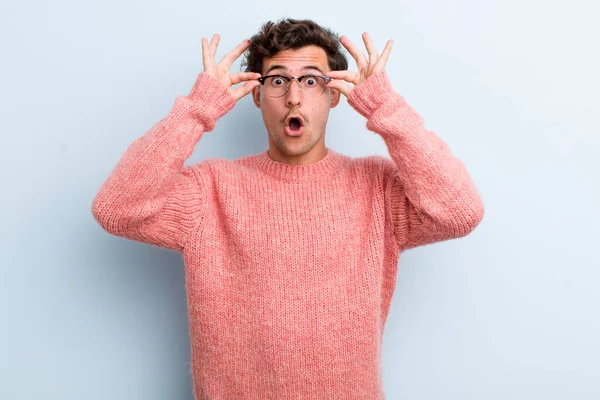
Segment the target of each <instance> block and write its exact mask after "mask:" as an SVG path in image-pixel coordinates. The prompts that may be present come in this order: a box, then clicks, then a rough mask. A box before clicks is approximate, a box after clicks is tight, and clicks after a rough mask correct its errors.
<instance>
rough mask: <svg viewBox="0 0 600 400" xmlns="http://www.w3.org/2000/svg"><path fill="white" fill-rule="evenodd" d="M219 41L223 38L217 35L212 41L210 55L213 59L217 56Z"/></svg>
mask: <svg viewBox="0 0 600 400" xmlns="http://www.w3.org/2000/svg"><path fill="white" fill-rule="evenodd" d="M219 40H221V37H220V36H219V35H218V34H217V33H215V34H214V35H213V37H212V39H211V41H210V54H211V56H212V57H213V58H215V56H216V55H217V47H218V46H219Z"/></svg>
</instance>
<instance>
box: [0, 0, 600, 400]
mask: <svg viewBox="0 0 600 400" xmlns="http://www.w3.org/2000/svg"><path fill="white" fill-rule="evenodd" d="M599 11H600V7H599V6H598V5H597V3H595V2H592V1H587V2H586V1H578V0H573V1H570V2H559V1H541V0H538V1H535V0H526V1H523V0H520V1H516V0H508V1H507V0H504V1H487V2H482V1H475V0H463V1H454V2H447V1H442V0H432V1H406V0H401V1H399V2H393V3H391V2H387V1H386V2H384V1H381V0H380V1H368V2H358V1H355V2H340V3H339V4H328V3H325V2H322V1H305V2H302V3H281V2H262V3H260V4H251V3H249V2H241V1H235V2H231V1H223V2H210V3H209V2H200V1H191V0H188V1H186V0H179V1H178V0H173V1H168V2H167V1H162V2H161V1H134V0H119V1H116V0H107V1H96V2H80V1H74V0H57V1H54V2H46V1H39V0H33V1H30V2H16V1H10V2H9V1H5V0H3V1H2V6H1V7H0V44H1V53H0V54H1V56H0V57H1V59H2V62H1V63H0V113H1V119H0V121H1V124H2V125H1V134H2V146H1V147H0V148H1V150H0V151H1V152H2V153H1V154H2V156H1V158H0V162H1V163H2V165H1V169H0V173H1V184H2V190H1V192H2V195H1V197H0V199H1V207H0V222H1V226H2V229H1V230H0V246H1V251H2V253H1V262H0V263H1V269H0V307H1V308H0V318H1V320H0V323H1V326H0V327H1V329H0V398H2V399H6V400H12V399H19V400H21V399H22V400H25V399H27V400H29V399H38V398H44V399H52V400H55V399H56V400H59V399H60V400H75V399H77V400H81V399H90V400H96V399H111V400H117V399H118V400H121V399H123V400H136V399H144V400H164V399H169V400H171V399H176V400H178V399H182V400H184V399H191V398H192V386H191V374H190V365H189V361H190V358H189V357H190V355H189V345H190V342H189V336H188V320H187V305H186V296H185V286H184V267H183V263H182V260H181V259H180V256H179V255H178V254H177V253H174V252H170V251H167V250H162V249H159V248H155V247H152V246H148V245H145V244H140V243H136V242H132V241H128V240H125V239H121V238H117V237H114V236H110V235H109V234H107V233H106V232H104V231H103V230H102V229H101V228H100V226H99V225H97V223H96V222H95V220H94V219H93V217H92V214H91V211H90V207H91V203H92V200H93V198H94V195H95V194H96V192H97V190H98V189H99V187H100V185H101V184H102V182H103V181H104V180H105V179H106V177H107V176H108V174H109V173H110V172H111V171H112V169H113V168H114V166H115V165H116V163H117V161H118V160H119V159H120V157H121V155H122V154H123V152H124V151H125V149H126V148H127V146H129V144H130V143H131V142H133V141H134V140H135V139H136V138H138V137H140V136H142V135H143V134H144V133H146V131H147V130H148V129H149V128H150V127H151V126H152V125H153V124H154V123H155V122H157V121H158V120H159V119H161V118H163V117H164V116H165V115H167V113H168V112H169V111H170V109H171V107H172V106H173V104H174V101H175V98H176V96H179V95H187V94H188V93H189V90H190V88H191V86H192V84H193V82H194V80H195V78H196V76H197V74H198V73H200V72H201V71H202V52H201V50H202V47H201V38H202V37H203V36H204V37H208V38H210V37H211V36H212V35H213V34H214V33H219V34H221V36H222V39H221V43H220V46H219V51H218V54H217V58H218V60H220V58H221V57H222V56H223V55H224V54H225V53H226V52H228V51H229V50H231V49H232V48H233V47H235V46H236V45H237V44H238V43H240V42H241V41H242V40H243V39H245V38H249V37H250V36H251V35H252V34H254V33H255V32H257V31H258V29H259V28H260V26H261V25H262V24H263V23H264V22H266V21H268V20H273V21H276V20H278V19H280V18H282V17H292V18H298V19H302V18H310V19H313V20H315V21H316V22H318V23H320V24H322V25H324V26H325V27H329V28H331V29H333V30H334V31H335V32H337V33H339V34H344V35H347V36H348V37H349V38H350V40H352V41H353V42H354V43H355V44H357V45H358V46H359V47H360V48H361V49H363V51H364V52H365V53H366V50H364V44H363V42H362V40H361V34H362V33H363V32H365V31H366V32H369V33H370V34H371V37H372V38H373V41H374V43H375V45H376V47H377V49H378V51H379V52H381V50H383V47H384V45H385V42H386V41H387V40H388V39H393V40H394V47H393V50H392V53H391V56H390V59H389V62H388V65H387V71H388V73H389V76H390V79H391V82H392V86H393V87H394V89H395V90H396V91H397V92H398V93H400V94H402V95H403V96H404V97H405V98H406V99H407V101H408V102H409V104H410V105H411V106H412V107H414V108H415V109H416V110H417V112H418V113H419V114H420V115H421V116H422V117H423V119H424V121H425V126H426V128H427V129H430V130H433V131H434V132H435V133H436V134H438V135H439V136H440V137H441V138H442V139H443V140H445V141H446V142H447V143H448V144H449V146H450V148H451V150H452V151H453V154H454V155H455V156H457V157H458V158H459V159H461V160H462V161H463V162H464V164H465V165H466V166H467V169H468V170H469V172H470V174H471V176H472V178H473V179H474V181H475V183H476V185H477V187H478V189H479V191H480V194H481V196H482V198H483V201H484V204H485V217H484V219H483V221H482V223H481V224H480V225H479V227H478V228H477V229H476V230H475V231H474V232H473V233H472V234H470V235H469V236H467V237H465V238H462V239H458V240H452V241H448V242H443V243H438V244H433V245H430V246H425V247H421V248H418V249H414V250H409V251H407V252H406V253H404V254H403V256H402V257H401V260H400V265H399V272H398V278H397V286H396V292H395V294H394V297H393V300H392V305H391V311H390V314H389V317H388V321H387V325H386V328H385V334H384V346H383V382H384V391H385V393H386V396H387V398H388V399H390V400H394V399H411V400H413V399H416V400H421V399H423V400H438V399H445V400H450V399H452V400H465V399H484V400H505V399H511V400H517V399H518V400H521V399H522V400H530V399H544V400H549V399H565V400H567V399H568V400H572V399H598V398H600V362H599V359H600V343H599V338H600V322H599V318H598V317H599V306H600V291H599V290H598V287H599V286H600V279H599V278H600V262H599V259H600V258H599V256H598V248H599V245H598V240H599V239H600V228H599V227H600V217H599V215H600V213H599V210H598V205H599V204H600V188H599V183H598V182H600V179H599V177H598V173H599V171H600V154H599V153H600V129H599V127H598V126H599V125H598V116H599V115H600V100H599V93H600V84H599V78H598V71H600V56H599V53H598V47H597V46H598V40H597V39H598V38H599V37H600V28H599V27H598V24H597V17H596V16H597V15H598V12H599ZM240 61H241V60H238V61H237V62H236V63H235V64H234V66H233V67H232V69H231V71H232V72H235V71H239V70H240ZM349 65H350V69H351V70H353V71H356V64H355V62H354V60H353V59H352V58H349ZM365 122H366V121H365V120H364V119H363V118H362V117H361V116H360V115H359V114H358V113H356V112H355V111H354V110H353V109H352V108H351V107H350V106H349V105H348V104H347V101H346V99H345V98H343V100H342V102H341V103H340V105H339V106H338V108H335V109H332V111H331V114H330V121H329V124H328V130H327V135H326V144H327V146H329V147H331V148H333V149H334V150H337V151H339V152H341V153H344V154H347V155H350V156H353V157H359V156H366V155H372V154H378V155H386V156H388V155H389V153H388V152H387V148H386V146H385V143H384V142H383V140H382V138H381V137H380V136H378V135H377V134H374V133H371V132H369V131H368V130H367V129H366V127H365ZM267 147H268V142H267V134H266V131H265V128H264V125H263V122H262V118H261V115H260V111H259V110H258V109H257V108H255V107H254V105H253V104H252V102H251V99H250V97H249V96H247V97H245V98H244V99H242V100H241V101H240V102H239V103H238V104H237V105H236V106H235V108H234V109H233V110H232V111H231V112H230V113H228V114H227V115H225V116H224V117H223V118H222V119H221V120H219V122H218V123H217V126H216V128H215V130H214V131H211V132H208V133H206V134H205V135H204V137H203V138H202V139H201V140H200V142H199V143H198V144H197V146H196V150H195V152H194V154H193V155H192V157H191V158H190V159H189V160H188V163H187V164H189V163H193V162H198V161H201V160H203V159H206V158H210V157H222V158H227V159H234V158H238V157H243V156H246V155H250V154H255V153H258V152H261V151H263V150H266V149H267Z"/></svg>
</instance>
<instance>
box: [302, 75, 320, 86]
mask: <svg viewBox="0 0 600 400" xmlns="http://www.w3.org/2000/svg"><path fill="white" fill-rule="evenodd" d="M304 84H305V85H308V86H314V85H316V84H317V77H315V76H307V77H306V78H305V79H304Z"/></svg>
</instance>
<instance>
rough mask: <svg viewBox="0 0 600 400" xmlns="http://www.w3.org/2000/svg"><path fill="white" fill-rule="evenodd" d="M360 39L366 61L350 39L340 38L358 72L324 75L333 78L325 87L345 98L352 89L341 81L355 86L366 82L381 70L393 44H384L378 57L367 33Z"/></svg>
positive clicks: (390, 41) (336, 72)
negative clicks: (367, 54) (341, 94)
mask: <svg viewBox="0 0 600 400" xmlns="http://www.w3.org/2000/svg"><path fill="white" fill-rule="evenodd" d="M362 38H363V41H364V42H365V46H366V48H367V52H368V53H369V60H368V61H367V58H366V57H365V55H364V54H363V53H362V52H361V51H360V50H358V48H357V47H356V46H355V45H354V44H353V43H352V42H351V41H350V39H348V38H347V37H346V36H342V37H341V38H340V42H341V43H342V45H343V46H344V47H345V48H346V49H347V50H348V52H349V53H350V55H352V57H353V58H354V60H355V61H356V65H357V67H358V72H352V71H330V72H327V73H326V74H325V75H327V76H329V77H331V78H334V79H333V80H331V81H330V82H329V83H328V84H327V87H330V88H333V89H338V90H339V91H340V92H342V93H343V94H344V96H346V97H348V96H350V93H352V90H353V89H354V87H353V86H350V85H348V84H347V83H344V82H341V81H342V80H344V81H346V82H349V83H352V84H353V85H354V86H356V85H359V84H360V83H362V82H364V81H366V80H367V78H369V77H370V76H371V75H373V74H374V73H376V72H379V71H381V70H383V69H384V68H385V64H386V63H387V59H388V57H389V55H390V51H392V45H393V44H394V41H393V40H388V41H387V43H386V44H385V48H384V49H383V52H382V53H381V56H378V55H377V50H375V46H373V42H372V41H371V37H370V36H369V34H368V33H367V32H365V33H363V35H362Z"/></svg>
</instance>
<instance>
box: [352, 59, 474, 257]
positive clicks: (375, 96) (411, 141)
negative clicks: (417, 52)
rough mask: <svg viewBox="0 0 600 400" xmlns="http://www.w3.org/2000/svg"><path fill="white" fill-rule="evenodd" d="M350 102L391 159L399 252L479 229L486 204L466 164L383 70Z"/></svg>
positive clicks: (389, 204)
mask: <svg viewBox="0 0 600 400" xmlns="http://www.w3.org/2000/svg"><path fill="white" fill-rule="evenodd" d="M348 104H350V105H351V106H352V107H353V108H354V109H355V110H356V111H357V112H359V113H360V114H361V115H363V116H364V117H365V118H367V129H369V130H370V131H373V132H375V133H378V134H379V135H381V136H382V138H383V140H384V142H385V144H386V146H387V148H388V150H389V153H390V156H391V158H392V160H391V161H389V160H388V162H384V163H383V171H384V175H383V176H384V178H383V179H384V192H385V203H386V209H387V212H388V215H389V216H390V219H391V221H392V224H393V229H394V236H395V237H396V241H397V243H398V246H399V249H400V251H404V250H407V249H410V248H414V247H417V246H422V245H426V244H431V243H435V242H440V241H444V240H449V239H455V238H459V237H463V236H465V235H467V234H468V233H470V232H471V231H472V230H473V229H475V227H476V226H477V225H478V224H479V222H481V219H482V218H483V214H484V210H483V203H482V200H481V198H480V196H479V194H478V192H477V190H476V188H475V185H474V183H473V181H472V179H471V178H470V176H469V174H468V172H467V170H466V169H465V166H464V165H463V163H462V162H461V161H460V160H459V159H457V158H456V157H454V156H453V155H452V153H451V151H450V149H449V147H448V145H447V144H446V143H445V142H444V141H442V139H440V138H439V137H438V136H437V135H436V134H435V133H433V132H432V131H429V130H427V129H425V128H424V124H423V119H422V118H421V116H420V115H419V114H417V112H416V111H415V110H414V109H413V108H411V107H410V106H409V105H408V104H407V102H406V101H405V99H404V98H403V97H402V96H401V95H399V94H398V93H396V92H394V91H393V89H392V87H391V84H390V81H389V79H388V76H387V73H386V71H385V70H383V71H379V72H377V73H375V74H373V75H372V76H370V77H369V78H368V79H367V80H366V81H365V82H363V83H361V84H359V85H357V86H356V87H355V88H354V90H353V91H352V92H351V94H350V96H349V98H348Z"/></svg>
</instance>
